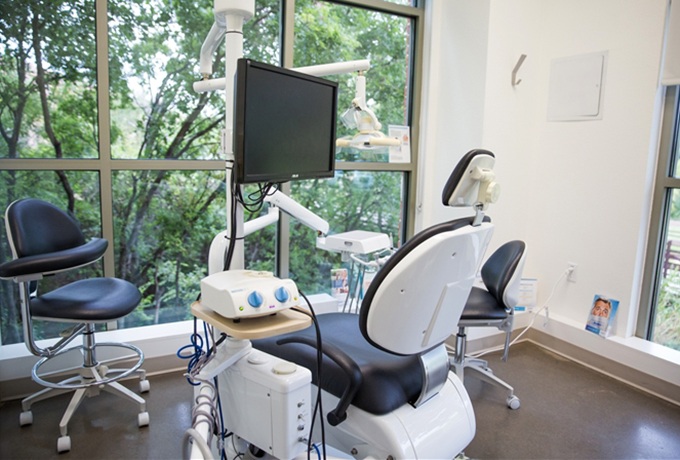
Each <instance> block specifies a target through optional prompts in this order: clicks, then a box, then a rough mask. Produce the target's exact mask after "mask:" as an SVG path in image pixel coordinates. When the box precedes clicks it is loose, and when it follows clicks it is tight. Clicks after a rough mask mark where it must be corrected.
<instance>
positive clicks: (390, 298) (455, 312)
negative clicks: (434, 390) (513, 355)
mask: <svg viewBox="0 0 680 460" xmlns="http://www.w3.org/2000/svg"><path fill="white" fill-rule="evenodd" d="M494 164H495V157H494V155H493V153H491V152H489V151H486V150H481V149H478V150H472V151H470V152H468V153H467V154H466V155H465V156H464V157H463V158H462V159H461V160H460V162H459V163H458V165H457V166H456V168H455V169H454V171H453V172H452V173H451V176H450V177H449V180H448V181H447V183H446V186H445V188H444V192H443V195H442V201H443V203H444V204H445V205H447V206H453V207H469V208H472V209H474V210H475V213H474V215H473V216H471V217H466V218H460V219H456V220H453V221H450V222H445V223H442V224H438V225H435V226H433V227H430V228H428V229H426V230H423V231H422V232H420V233H418V234H417V235H415V236H414V237H413V238H411V239H410V240H409V241H407V242H406V243H405V244H404V245H402V246H401V247H400V248H399V250H398V251H397V252H395V254H394V255H393V256H392V257H391V258H390V259H389V260H388V261H387V263H386V264H385V265H384V266H383V267H382V269H381V270H380V271H379V272H378V273H377V275H376V277H375V279H374V280H373V281H372V283H371V284H370V286H369V288H368V289H367V292H366V295H365V296H364V299H363V302H362V304H361V310H360V319H359V324H360V328H361V332H362V334H363V335H364V337H365V338H366V340H368V341H369V342H370V343H371V344H372V345H373V346H375V347H377V348H380V349H382V350H384V351H387V352H390V353H394V354H398V355H415V354H421V353H424V352H428V351H430V350H433V349H435V348H437V347H438V346H440V345H442V344H443V343H444V341H445V340H446V339H447V338H448V337H449V336H450V335H451V334H452V333H453V332H454V330H455V328H456V326H457V324H458V320H459V319H460V315H461V314H462V311H463V308H464V307H465V302H466V301H467V298H468V296H469V294H470V290H471V289H472V285H473V283H474V280H475V276H476V273H477V271H478V269H479V266H480V263H481V260H482V258H483V256H484V252H485V250H486V248H487V245H488V243H489V240H490V238H491V234H492V232H493V226H492V225H491V223H490V220H489V219H488V217H485V216H484V212H483V211H484V210H485V209H486V208H487V207H488V205H489V204H490V203H493V202H495V201H496V199H497V198H498V191H499V188H498V185H497V184H496V183H495V181H494V173H493V166H494ZM442 348H443V347H442ZM447 370H448V368H447Z"/></svg>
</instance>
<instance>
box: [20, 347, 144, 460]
mask: <svg viewBox="0 0 680 460" xmlns="http://www.w3.org/2000/svg"><path fill="white" fill-rule="evenodd" d="M101 347H115V348H127V349H131V350H133V351H135V355H136V356H135V355H133V356H132V358H136V359H137V362H136V363H135V365H134V366H132V367H131V368H125V369H119V368H110V367H109V365H113V364H115V363H117V362H121V361H124V360H130V358H131V357H130V356H123V357H120V358H114V359H111V360H107V361H105V362H101V363H96V365H94V366H90V367H88V366H84V365H83V366H80V367H78V368H75V369H71V371H73V372H75V373H76V375H75V376H72V377H69V378H67V379H64V380H61V381H59V382H50V381H47V380H45V378H47V377H49V376H50V374H40V373H39V370H40V367H41V366H42V365H43V364H45V363H46V362H47V361H48V359H47V358H43V359H41V360H40V361H38V362H37V363H36V365H35V366H34V367H33V373H32V374H33V379H34V380H35V381H36V382H37V383H39V384H41V385H43V386H46V387H47V388H44V389H43V390H40V391H38V392H37V393H34V394H32V395H30V396H28V397H26V398H24V399H23V400H22V401H21V408H22V411H23V412H21V414H19V424H20V425H21V426H25V425H31V424H32V423H33V412H32V411H31V406H32V405H33V404H34V403H36V402H39V401H43V400H45V399H49V398H52V397H55V396H59V395H62V394H65V393H69V392H74V394H73V397H72V398H71V401H70V402H69V405H68V407H67V408H66V411H65V412H64V415H63V416H62V418H61V421H60V422H59V431H60V434H61V437H59V438H58V439H57V451H58V452H59V453H62V452H67V451H69V450H71V438H70V436H68V423H69V421H70V420H71V417H73V414H74V413H75V411H76V410H77V409H78V407H79V406H80V404H81V403H82V402H83V400H84V399H85V398H86V397H92V396H97V395H98V394H99V393H100V392H101V391H105V392H107V393H111V394H113V395H115V396H118V397H120V398H123V399H126V400H128V401H130V402H132V403H134V404H137V405H138V407H139V414H138V416H137V424H138V426H139V427H144V426H148V425H149V413H148V412H147V411H146V401H145V400H144V398H142V397H141V396H139V395H138V394H136V393H134V392H133V391H131V390H130V389H128V388H126V387H125V386H123V385H121V384H120V383H119V382H118V381H119V380H121V379H123V378H126V377H129V376H132V375H134V376H136V377H138V378H139V379H140V380H139V391H140V393H145V392H148V391H149V389H150V384H149V381H148V380H147V379H146V372H145V371H144V369H141V368H140V366H141V364H142V362H143V361H144V355H143V354H142V352H141V350H139V349H138V348H137V347H134V346H132V345H129V344H119V343H101V344H97V345H96V347H95V348H101ZM79 348H82V347H74V348H70V349H68V350H64V351H62V352H60V353H58V354H57V355H61V354H64V353H67V352H69V351H73V350H74V349H79ZM55 356H56V355H55ZM67 372H68V371H67ZM57 373H58V374H64V371H63V370H62V371H58V372H57ZM54 374H56V373H53V374H52V375H54Z"/></svg>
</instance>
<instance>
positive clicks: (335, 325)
mask: <svg viewBox="0 0 680 460" xmlns="http://www.w3.org/2000/svg"><path fill="white" fill-rule="evenodd" d="M317 318H318V321H319V327H320V328H321V343H322V346H323V344H325V343H330V344H332V345H334V346H335V347H337V348H339V349H341V350H342V351H344V352H345V353H346V354H347V355H348V356H351V358H352V359H353V361H354V362H355V363H356V364H357V365H358V366H359V369H360V371H361V376H362V383H361V386H360V387H359V389H358V391H357V393H356V395H355V396H354V399H353V400H352V405H353V406H356V407H358V408H360V409H362V410H364V411H366V412H369V413H372V414H376V415H383V414H387V413H389V412H391V411H393V410H395V409H397V408H398V407H401V406H403V405H404V404H406V403H407V402H409V401H415V400H416V399H417V398H418V395H419V394H420V391H421V388H422V385H423V382H422V370H421V365H420V360H419V358H418V356H417V355H412V356H398V355H394V354H391V353H388V352H385V351H382V350H379V349H378V348H376V347H374V346H373V345H371V344H370V343H368V341H366V339H365V338H364V337H363V335H362V334H361V331H360V329H359V315H355V314H348V313H327V314H323V315H319V316H318V317H317ZM291 336H293V337H296V336H298V337H299V336H305V337H308V338H311V339H313V340H314V341H316V332H315V329H314V326H311V327H309V328H307V329H304V330H302V331H298V332H292V333H289V334H284V335H280V336H276V337H271V338H267V339H259V340H253V341H252V343H253V346H254V347H255V348H256V349H259V350H261V351H264V352H266V353H269V354H271V355H274V356H278V357H280V358H281V359H285V360H288V361H292V362H294V363H296V364H298V365H300V366H303V367H306V368H307V369H309V370H310V371H311V372H312V381H313V382H314V384H317V385H318V375H317V350H316V348H314V347H311V346H309V345H305V344H300V343H287V344H282V345H279V344H277V342H278V341H280V340H282V339H285V338H287V337H291ZM321 377H322V381H321V385H320V386H321V388H322V389H324V390H325V391H327V392H329V393H331V394H332V395H334V396H336V397H338V398H340V397H341V395H342V394H343V392H344V391H345V389H346V387H347V385H348V384H349V383H348V382H349V377H348V376H347V374H346V373H345V372H344V371H343V370H342V369H341V368H340V367H339V366H338V365H337V364H335V363H334V362H333V361H331V360H330V359H328V358H327V357H324V359H323V367H322V376H321Z"/></svg>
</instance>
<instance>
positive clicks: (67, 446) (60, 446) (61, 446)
mask: <svg viewBox="0 0 680 460" xmlns="http://www.w3.org/2000/svg"><path fill="white" fill-rule="evenodd" d="M69 450H71V436H62V437H60V438H58V439H57V452H59V453H60V454H61V453H63V452H68V451H69Z"/></svg>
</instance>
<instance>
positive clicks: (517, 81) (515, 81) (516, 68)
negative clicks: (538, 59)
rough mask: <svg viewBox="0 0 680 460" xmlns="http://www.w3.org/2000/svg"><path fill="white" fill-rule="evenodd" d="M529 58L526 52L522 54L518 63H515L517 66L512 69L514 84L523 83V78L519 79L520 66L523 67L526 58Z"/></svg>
mask: <svg viewBox="0 0 680 460" xmlns="http://www.w3.org/2000/svg"><path fill="white" fill-rule="evenodd" d="M526 58H527V55H526V54H522V55H521V56H520V57H519V59H518V60H517V64H515V68H514V69H512V81H511V83H512V86H517V85H519V84H520V83H522V79H521V78H520V79H519V80H518V79H517V71H518V70H519V68H520V67H522V63H523V62H524V60H525V59H526Z"/></svg>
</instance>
